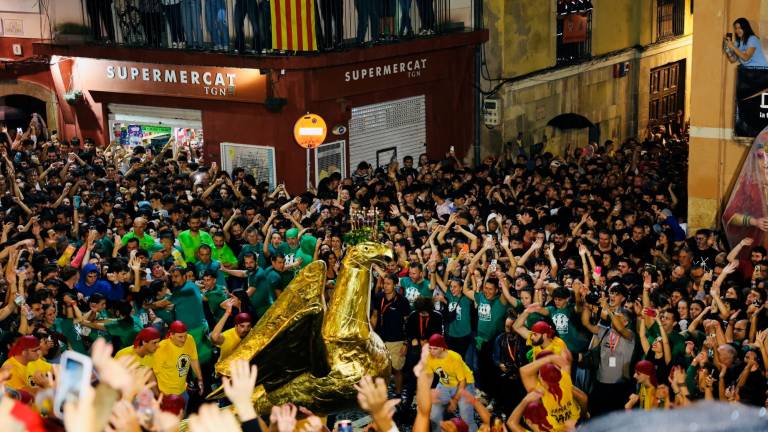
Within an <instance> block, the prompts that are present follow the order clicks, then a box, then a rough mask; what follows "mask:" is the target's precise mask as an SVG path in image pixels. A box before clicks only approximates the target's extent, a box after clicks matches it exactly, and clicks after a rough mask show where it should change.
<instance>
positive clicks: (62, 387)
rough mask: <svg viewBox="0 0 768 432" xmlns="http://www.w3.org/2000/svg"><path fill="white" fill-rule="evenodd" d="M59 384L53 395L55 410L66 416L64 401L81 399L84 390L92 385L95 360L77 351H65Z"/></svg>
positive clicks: (62, 357) (58, 414)
mask: <svg viewBox="0 0 768 432" xmlns="http://www.w3.org/2000/svg"><path fill="white" fill-rule="evenodd" d="M60 364H61V368H60V372H59V376H60V378H59V385H58V386H57V387H56V394H55V395H54V397H53V410H54V412H55V413H56V415H57V416H58V417H59V418H64V417H63V416H64V403H65V402H67V401H76V400H78V399H80V395H82V394H83V390H84V389H85V388H86V387H90V385H91V373H92V372H93V361H92V360H91V358H90V357H88V356H86V355H83V354H80V353H78V352H75V351H71V350H70V351H65V352H64V354H62V356H61V360H60Z"/></svg>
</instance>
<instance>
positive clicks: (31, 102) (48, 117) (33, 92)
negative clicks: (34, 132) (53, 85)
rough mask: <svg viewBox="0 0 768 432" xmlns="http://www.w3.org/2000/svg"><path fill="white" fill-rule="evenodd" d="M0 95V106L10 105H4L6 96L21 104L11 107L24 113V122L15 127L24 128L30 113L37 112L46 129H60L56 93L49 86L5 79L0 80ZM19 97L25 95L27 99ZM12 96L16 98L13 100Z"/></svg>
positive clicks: (27, 123) (12, 100) (12, 101)
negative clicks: (1, 98) (0, 99)
mask: <svg viewBox="0 0 768 432" xmlns="http://www.w3.org/2000/svg"><path fill="white" fill-rule="evenodd" d="M0 95H3V102H0V107H3V106H12V105H6V102H5V99H7V98H8V97H11V98H12V99H11V100H10V102H11V103H19V104H21V106H13V108H16V109H19V110H23V111H24V113H25V114H26V124H24V125H23V126H16V127H24V128H26V127H27V126H28V125H29V120H30V116H31V115H32V113H33V112H37V113H38V114H40V116H41V117H42V118H43V119H44V120H45V122H46V124H47V125H48V130H54V129H60V126H61V125H59V103H58V101H57V99H56V93H54V92H53V90H51V89H50V88H48V87H46V86H44V85H42V84H38V83H36V82H32V81H26V80H23V79H19V80H7V81H0ZM21 97H27V98H28V99H24V100H22V99H21ZM14 98H16V100H15V101H14ZM38 101H41V102H42V105H39V103H38ZM27 110H29V111H27ZM9 127H10V125H9Z"/></svg>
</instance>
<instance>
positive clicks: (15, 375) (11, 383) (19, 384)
mask: <svg viewBox="0 0 768 432" xmlns="http://www.w3.org/2000/svg"><path fill="white" fill-rule="evenodd" d="M3 369H8V370H9V371H10V372H11V377H10V378H9V379H8V381H6V382H5V386H6V387H8V388H10V389H13V390H16V391H18V390H24V389H25V388H27V367H26V366H25V365H23V364H21V363H20V362H19V361H18V360H16V359H15V358H13V357H11V358H9V359H8V360H6V361H5V363H3Z"/></svg>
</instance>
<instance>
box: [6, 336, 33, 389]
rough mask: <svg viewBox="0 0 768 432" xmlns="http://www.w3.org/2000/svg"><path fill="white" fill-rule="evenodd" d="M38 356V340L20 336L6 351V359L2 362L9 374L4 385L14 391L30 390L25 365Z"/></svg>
mask: <svg viewBox="0 0 768 432" xmlns="http://www.w3.org/2000/svg"><path fill="white" fill-rule="evenodd" d="M39 358H40V340H39V339H38V338H36V337H34V336H22V337H20V338H19V339H18V340H16V342H15V343H14V344H13V346H12V347H11V350H10V351H9V352H8V360H6V361H5V362H4V363H3V366H2V367H3V368H7V369H8V370H9V371H10V373H11V376H10V378H9V379H8V381H6V382H5V383H4V385H5V387H7V388H9V389H11V390H15V391H17V392H18V391H21V390H24V391H32V390H33V389H32V388H31V387H30V386H29V373H28V371H27V366H28V365H29V364H30V363H31V362H34V361H35V360H37V359H39Z"/></svg>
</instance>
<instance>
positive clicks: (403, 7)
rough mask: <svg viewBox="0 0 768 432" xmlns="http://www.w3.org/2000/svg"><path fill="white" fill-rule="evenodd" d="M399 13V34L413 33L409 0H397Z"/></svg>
mask: <svg viewBox="0 0 768 432" xmlns="http://www.w3.org/2000/svg"><path fill="white" fill-rule="evenodd" d="M399 3H400V13H401V14H402V18H400V36H405V35H407V34H413V25H412V24H411V0H399ZM406 30H407V31H406Z"/></svg>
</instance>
